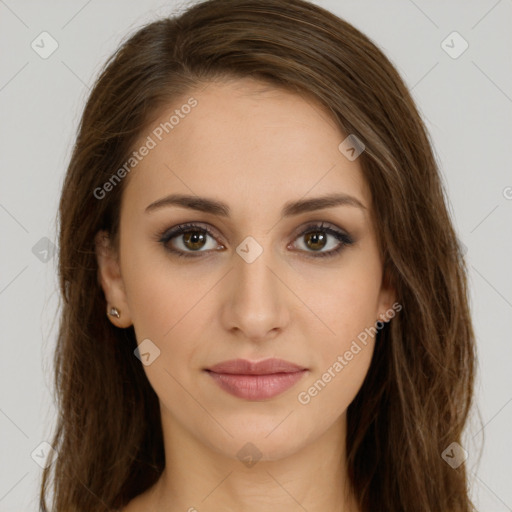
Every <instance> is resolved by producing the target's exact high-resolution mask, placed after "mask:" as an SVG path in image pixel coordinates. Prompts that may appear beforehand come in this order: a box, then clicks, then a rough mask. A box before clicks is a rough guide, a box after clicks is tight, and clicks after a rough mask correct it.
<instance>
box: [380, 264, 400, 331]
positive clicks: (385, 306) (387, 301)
mask: <svg viewBox="0 0 512 512" xmlns="http://www.w3.org/2000/svg"><path fill="white" fill-rule="evenodd" d="M396 301H397V293H396V290H395V286H394V284H393V283H392V282H391V279H390V277H389V273H388V272H385V273H384V275H383V278H382V284H381V289H380V300H379V315H378V316H379V318H378V320H379V321H381V322H386V323H388V322H390V321H391V319H392V318H393V317H394V316H395V315H396V310H395V304H396Z"/></svg>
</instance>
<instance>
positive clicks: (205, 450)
mask: <svg viewBox="0 0 512 512" xmlns="http://www.w3.org/2000/svg"><path fill="white" fill-rule="evenodd" d="M445 201H446V200H445V192H444V189H443V185H442V182H441V180H440V176H439V173H438V169H437V166H436V162H435V160H434V157H433V154H432V149H431V147H430V143H429V140H428V136H427V133H426V129H425V127H424V124H423V122H422V120H421V118H420V116H419V114H418V112H417V109H416V107H415V105H414V103H413V101H412V99H411V96H410V94H409V93H408V91H407V89H406V86H405V85H404V83H403V81H402V80H401V78H400V77H399V75H398V74H397V72H396V70H395V69H394V68H393V66H392V65H391V63H390V62H389V60H388V59H387V58H386V57H385V56H384V55H383V54H382V52H381V51H380V50H379V49H378V48H377V47H376V46H375V45H374V44H373V43H372V42H371V41H370V40H369V39H368V38H367V37H366V36H364V35H363V34H361V33H360V32H359V31H358V30H356V29H355V28H354V27H352V26H351V25H349V24H348V23H346V22H345V21H343V20H341V19H339V18H337V17H336V16H334V15H333V14H331V13H329V12H327V11H326V10H324V9H322V8H320V7H318V6H315V5H312V4H310V3H307V2H305V1H302V0H292V1H288V2H282V1H280V0H209V1H205V2H202V3H199V4H197V5H194V6H192V7H191V8H189V9H188V10H187V11H186V12H184V13H183V14H181V15H180V16H178V17H175V18H169V19H163V20H160V21H157V22H154V23H151V24H149V25H147V26H145V27H143V28H142V29H140V30H139V31H138V32H137V33H136V34H135V35H133V36H132V37H131V38H130V39H129V40H127V41H126V42H125V43H124V44H123V45H122V46H121V48H120V49H119V50H118V51H117V52H116V54H115V55H114V56H113V57H112V58H111V59H110V61H109V62H108V63H107V65H106V67H105V69H104V71H103V72H102V74H101V76H100V77H99V79H98V81H97V83H96V84H95V87H94V88H93V90H92V92H91V95H90V98H89V100H88V102H87V105H86V107H85V110H84V114H83V118H82V121H81V124H80V129H79V133H78V136H77V141H76V145H75V148H74V152H73V155H72V158H71V162H70V165H69V168H68V172H67V175H66V179H65V183H64V186H63V191H62V198H61V204H60V262H59V265H60V266H59V269H60V283H61V293H62V297H63V304H62V307H63V310H62V319H61V326H60V333H59V338H58V346H57V351H56V354H55V357H56V359H55V364H56V389H57V392H58V399H59V404H58V406H59V408H60V416H59V422H58V425H57V429H56V432H55V437H54V439H53V443H52V445H53V447H54V448H55V450H56V451H57V453H58V456H57V457H56V459H55V460H54V462H53V464H52V465H51V466H50V467H49V468H48V469H47V470H45V473H44V475H43V482H42V489H41V510H43V511H46V510H49V509H48V508H47V505H46V500H47V498H48V494H49V491H50V486H49V481H50V475H51V473H52V472H53V477H54V485H53V489H52V490H53V493H54V496H53V501H52V506H51V507H50V510H56V511H64V510H66V511H71V510H73V511H88V512H89V511H98V512H99V511H106V510H122V511H123V512H138V511H146V510H155V511H156V510H159V511H160V510H165V511H171V512H174V511H178V510H180V511H182V510H189V511H196V510H197V511H217V510H247V511H267V510H279V511H285V512H286V511H291V510H299V509H302V510H308V511H309V512H314V511H317V510H323V511H325V510H329V511H340V510H342V511H344V512H356V511H357V512H376V511H394V512H396V511H407V512H411V511H418V512H419V511H425V512H426V511H440V510H442V511H450V512H459V511H460V512H462V511H466V512H467V511H471V510H475V509H474V507H473V505H472V503H471V501H470V499H469V496H468V490H467V475H466V472H465V467H464V464H463V457H462V455H461V454H463V453H464V452H463V448H462V447H461V446H460V443H461V436H462V432H463V429H464V426H465V424H466V420H467V417H468V413H469V411H470V407H471V405H472V400H473V383H474V369H475V341H474V333H473V328H472V323H471V317H470V312H469V307H468V296H467V282H466V268H465V264H464V261H463V258H462V254H461V251H460V249H459V246H458V243H457V238H456V236H455V232H454V229H453V226H452V222H451V219H450V216H449V214H448V211H447V207H446V203H445ZM447 450H448V452H447ZM447 453H449V455H448V456H447V455H446V454H447ZM449 457H451V459H452V460H449ZM454 461H455V463H454Z"/></svg>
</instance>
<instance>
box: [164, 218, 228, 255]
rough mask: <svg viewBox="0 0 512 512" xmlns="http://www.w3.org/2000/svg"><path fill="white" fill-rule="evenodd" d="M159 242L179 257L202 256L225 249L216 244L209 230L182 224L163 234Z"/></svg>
mask: <svg viewBox="0 0 512 512" xmlns="http://www.w3.org/2000/svg"><path fill="white" fill-rule="evenodd" d="M159 242H161V243H162V245H163V246H164V247H165V249H166V250H167V251H169V252H171V253H173V254H176V255H177V256H192V257H194V256H202V255H203V253H206V252H210V251H211V250H215V249H218V248H219V247H220V248H223V246H222V245H220V244H218V243H216V240H215V238H214V236H213V234H212V233H210V231H209V230H208V229H207V228H203V227H202V226H198V225H195V224H180V225H179V226H177V227H174V228H172V229H170V230H168V231H166V232H165V233H163V234H162V235H161V236H160V238H159ZM194 253H196V254H194Z"/></svg>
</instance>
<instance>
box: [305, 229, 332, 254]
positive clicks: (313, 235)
mask: <svg viewBox="0 0 512 512" xmlns="http://www.w3.org/2000/svg"><path fill="white" fill-rule="evenodd" d="M305 239H306V246H307V247H309V248H310V249H312V250H314V251H319V250H320V249H323V248H324V247H325V245H326V244H327V236H326V235H325V233H321V232H319V231H312V232H310V233H307V234H306V235H305Z"/></svg>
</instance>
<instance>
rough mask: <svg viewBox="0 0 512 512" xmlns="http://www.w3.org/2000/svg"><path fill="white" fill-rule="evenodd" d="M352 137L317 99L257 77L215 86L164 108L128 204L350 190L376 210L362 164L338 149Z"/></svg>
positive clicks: (261, 200)
mask: <svg viewBox="0 0 512 512" xmlns="http://www.w3.org/2000/svg"><path fill="white" fill-rule="evenodd" d="M190 105H194V106H193V107H190ZM345 137H346V134H343V133H342V132H341V130H340V129H339V127H338V126H337V125H336V123H335V120H334V119H333V117H332V116H331V115H330V113H329V112H328V111H327V109H326V108H325V107H324V106H323V105H321V104H320V103H319V102H317V101H315V100H314V99H311V98H310V97H306V96H302V95H299V94H294V93H291V92H289V91H287V90H284V89H280V88H276V87H273V86H271V85H269V84H265V83H262V82H259V81H256V80H253V79H239V80H233V81H229V82H220V83H219V82H215V83H209V84H207V85H206V87H202V88H199V89H197V90H192V91H190V92H189V93H187V94H185V95H184V96H182V97H181V98H179V99H178V100H176V101H174V102H173V103H172V104H169V105H167V106H166V107H165V108H162V109H161V111H160V112H159V115H158V116H157V118H156V120H155V121H153V123H152V124H150V125H149V126H148V127H147V128H146V129H145V130H144V131H143V132H142V133H141V136H140V137H139V141H138V143H137V144H136V145H135V148H134V149H135V150H137V148H139V147H140V146H143V145H144V144H145V143H147V142H148V141H149V140H150V139H151V141H152V142H151V143H150V144H148V145H151V146H152V149H151V150H149V151H148V152H146V153H147V154H146V156H144V157H143V158H141V160H140V162H139V163H138V164H137V166H136V168H134V170H133V171H132V172H131V173H130V175H129V180H128V183H127V184H126V190H125V195H126V200H127V201H128V200H129V202H130V204H131V205H132V206H133V207H134V208H136V209H140V208H143V207H145V206H147V204H149V203H150V202H152V201H154V200H155V199H158V198H159V197H161V196H163V195H165V194H169V193H173V192H182V193H188V194H197V195H201V196H205V195H206V196H209V197H217V198H222V199H223V200H224V201H226V202H228V203H230V204H233V209H236V208H237V205H238V206H240V207H243V206H245V207H249V206H250V205H252V204H254V206H269V205H268V204H267V203H273V202H275V203H279V204H278V205H277V206H279V207H280V206H281V205H282V203H284V202H286V201H288V200H290V199H298V198H301V197H304V196H305V195H308V194H310V195H321V194H326V193H332V192H343V193H347V194H350V195H354V196H356V197H358V198H359V199H360V200H361V202H363V203H364V204H366V205H368V207H369V203H370V197H369V190H368V188H367V186H366V184H365V182H364V179H363V175H362V172H361V168H360V165H359V162H358V161H357V160H354V161H350V160H348V159H347V158H346V157H345V156H344V155H343V154H342V153H341V152H340V151H339V149H338V146H339V144H340V143H341V142H342V141H343V140H344V139H345ZM123 202H124V200H123Z"/></svg>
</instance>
